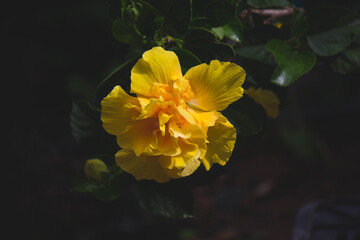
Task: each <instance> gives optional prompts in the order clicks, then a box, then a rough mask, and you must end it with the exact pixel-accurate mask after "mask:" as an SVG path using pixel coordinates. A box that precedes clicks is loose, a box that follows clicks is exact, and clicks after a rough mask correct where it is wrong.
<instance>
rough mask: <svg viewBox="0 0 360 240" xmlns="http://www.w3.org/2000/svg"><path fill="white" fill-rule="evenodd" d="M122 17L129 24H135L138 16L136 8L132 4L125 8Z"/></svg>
mask: <svg viewBox="0 0 360 240" xmlns="http://www.w3.org/2000/svg"><path fill="white" fill-rule="evenodd" d="M124 15H125V17H126V18H127V19H128V20H129V21H130V22H131V23H136V22H137V20H138V19H139V15H140V12H139V9H138V6H136V4H135V3H134V2H132V3H131V4H130V5H129V6H127V8H126V10H125V12H124Z"/></svg>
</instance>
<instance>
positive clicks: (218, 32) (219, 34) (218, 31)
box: [211, 27, 225, 40]
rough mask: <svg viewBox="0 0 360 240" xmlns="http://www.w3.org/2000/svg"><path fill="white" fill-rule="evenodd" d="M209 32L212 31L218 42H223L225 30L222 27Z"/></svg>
mask: <svg viewBox="0 0 360 240" xmlns="http://www.w3.org/2000/svg"><path fill="white" fill-rule="evenodd" d="M211 31H213V32H214V33H215V34H216V36H217V37H218V38H219V39H220V40H223V38H224V36H225V30H224V28H223V27H216V28H211Z"/></svg>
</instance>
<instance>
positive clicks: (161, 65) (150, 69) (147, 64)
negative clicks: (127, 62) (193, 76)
mask: <svg viewBox="0 0 360 240" xmlns="http://www.w3.org/2000/svg"><path fill="white" fill-rule="evenodd" d="M181 77H182V73H181V67H180V63H179V59H178V57H177V56H176V54H175V53H174V52H172V51H165V50H164V49H163V48H161V47H154V48H152V49H151V50H149V51H146V52H145V53H144V54H143V56H142V58H141V59H139V61H138V62H137V63H136V64H135V66H134V68H133V69H132V71H131V92H132V93H136V94H139V95H143V96H148V97H153V96H154V93H153V92H152V91H151V89H152V86H153V85H154V84H155V83H159V84H165V85H169V84H170V83H172V82H173V81H175V80H177V79H179V78H181Z"/></svg>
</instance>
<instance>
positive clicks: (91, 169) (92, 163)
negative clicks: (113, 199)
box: [84, 158, 109, 181]
mask: <svg viewBox="0 0 360 240" xmlns="http://www.w3.org/2000/svg"><path fill="white" fill-rule="evenodd" d="M84 171H85V174H86V176H87V177H88V178H92V179H94V180H96V181H100V180H101V178H102V173H108V172H109V170H108V168H107V166H106V164H105V163H104V162H103V161H101V160H100V159H98V158H94V159H89V160H87V161H86V163H85V168H84Z"/></svg>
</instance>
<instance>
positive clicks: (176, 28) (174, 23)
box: [151, 0, 192, 37]
mask: <svg viewBox="0 0 360 240" xmlns="http://www.w3.org/2000/svg"><path fill="white" fill-rule="evenodd" d="M151 2H152V4H153V6H154V7H155V8H156V9H158V10H159V12H160V14H161V16H163V17H164V32H165V34H166V35H170V36H175V37H182V36H184V35H185V33H186V32H187V30H188V29H189V27H190V22H191V9H192V4H191V3H192V1H191V0H186V1H174V0H154V1H151Z"/></svg>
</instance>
